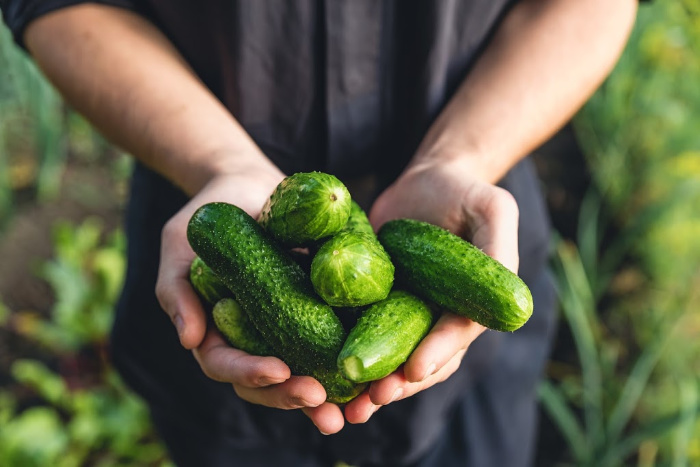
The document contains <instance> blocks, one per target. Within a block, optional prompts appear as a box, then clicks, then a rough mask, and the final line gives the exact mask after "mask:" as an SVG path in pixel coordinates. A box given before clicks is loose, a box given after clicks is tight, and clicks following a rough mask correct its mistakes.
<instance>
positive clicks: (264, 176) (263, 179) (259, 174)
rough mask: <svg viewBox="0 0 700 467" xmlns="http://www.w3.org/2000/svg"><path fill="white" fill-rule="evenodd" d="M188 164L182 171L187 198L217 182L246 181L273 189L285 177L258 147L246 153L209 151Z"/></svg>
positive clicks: (221, 150) (223, 150)
mask: <svg viewBox="0 0 700 467" xmlns="http://www.w3.org/2000/svg"><path fill="white" fill-rule="evenodd" d="M191 165H192V166H191V167H189V168H185V171H184V172H183V173H184V174H186V175H185V177H183V183H182V184H181V186H182V188H183V189H184V190H185V192H187V193H188V194H189V195H190V196H193V195H195V194H197V193H199V192H200V191H202V189H204V188H205V187H207V186H209V185H212V184H216V183H217V180H227V179H232V178H238V179H239V180H244V179H248V180H249V181H255V182H256V184H258V185H261V186H272V188H273V189H274V187H275V186H277V184H278V183H279V182H280V181H282V179H283V178H284V176H285V175H284V173H282V172H281V171H280V170H279V168H277V166H276V165H274V164H273V163H272V162H271V161H270V160H269V159H268V158H267V157H266V156H265V155H263V154H262V152H260V151H259V150H258V149H257V148H252V149H251V148H249V149H247V150H240V149H239V150H237V149H235V148H234V149H231V148H226V149H220V150H214V151H210V152H209V153H208V154H203V155H202V156H201V157H197V158H194V159H193V160H192V163H191ZM187 174H189V175H187Z"/></svg>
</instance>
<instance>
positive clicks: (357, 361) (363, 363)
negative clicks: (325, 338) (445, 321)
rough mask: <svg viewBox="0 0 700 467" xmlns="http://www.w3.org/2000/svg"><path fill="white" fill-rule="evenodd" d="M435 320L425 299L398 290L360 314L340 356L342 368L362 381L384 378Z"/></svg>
mask: <svg viewBox="0 0 700 467" xmlns="http://www.w3.org/2000/svg"><path fill="white" fill-rule="evenodd" d="M432 323H433V314H432V312H431V310H430V308H429V307H428V305H427V304H426V303H425V302H424V301H422V300H421V299H419V298H418V297H416V296H414V295H411V294H410V293H408V292H404V291H398V290H394V291H392V292H391V293H390V294H389V296H388V297H387V298H386V299H385V300H382V301H380V302H378V303H375V304H374V305H372V306H371V307H369V308H368V309H367V310H365V311H364V313H363V314H362V316H360V319H359V320H358V321H357V324H356V325H355V327H353V328H352V330H351V331H350V334H349V335H348V338H347V340H346V341H345V345H344V346H343V349H342V350H341V351H340V354H339V355H338V368H340V370H341V371H342V372H343V373H344V374H345V377H346V378H348V379H350V380H352V381H355V382H358V383H361V382H368V381H375V380H378V379H381V378H383V377H385V376H387V375H389V374H391V373H393V372H394V371H395V370H396V369H397V368H398V367H399V366H400V365H401V364H402V363H404V362H405V361H406V360H407V359H408V357H409V356H410V355H411V352H413V350H414V349H415V348H416V347H417V346H418V344H419V343H420V341H421V340H422V339H423V337H425V335H426V334H427V333H428V331H429V330H430V327H431V326H432Z"/></svg>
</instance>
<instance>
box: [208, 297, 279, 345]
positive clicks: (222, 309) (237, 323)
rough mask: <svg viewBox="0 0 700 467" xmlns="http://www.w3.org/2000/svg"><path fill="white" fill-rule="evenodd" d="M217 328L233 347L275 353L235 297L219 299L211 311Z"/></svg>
mask: <svg viewBox="0 0 700 467" xmlns="http://www.w3.org/2000/svg"><path fill="white" fill-rule="evenodd" d="M211 314H212V317H213V318H214V324H215V325H216V328H217V329H218V330H219V332H221V334H223V336H224V337H225V338H226V340H227V341H228V342H229V344H231V345H232V346H233V347H235V348H237V349H240V350H243V351H245V352H248V353H249V354H251V355H259V356H268V355H274V354H275V353H274V351H273V350H272V348H271V347H270V346H269V344H268V343H267V342H266V341H265V339H264V338H263V336H262V335H261V334H260V333H259V332H258V330H257V329H256V328H255V326H253V323H251V321H250V319H249V318H248V314H247V313H246V312H245V311H244V310H243V309H242V308H241V306H240V305H239V304H238V302H237V301H236V300H234V299H233V298H224V299H221V300H219V301H218V302H217V303H216V305H214V309H213V310H212V312H211Z"/></svg>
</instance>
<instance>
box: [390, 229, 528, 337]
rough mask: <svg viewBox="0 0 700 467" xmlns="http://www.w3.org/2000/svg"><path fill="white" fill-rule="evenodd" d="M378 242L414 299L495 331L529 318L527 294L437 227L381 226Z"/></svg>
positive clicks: (478, 252) (516, 282)
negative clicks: (425, 300)
mask: <svg viewBox="0 0 700 467" xmlns="http://www.w3.org/2000/svg"><path fill="white" fill-rule="evenodd" d="M378 238H379V241H380V242H381V243H382V245H384V248H385V249H386V251H387V252H388V253H389V256H390V257H391V260H392V261H393V263H394V265H395V266H396V276H397V282H398V281H399V280H400V281H401V282H402V283H404V284H406V286H407V288H408V289H409V290H411V291H413V292H415V293H416V294H417V295H419V296H422V297H423V298H426V299H427V300H430V301H432V302H434V303H436V304H438V305H440V306H442V307H444V308H447V309H448V310H450V311H452V312H454V313H457V314H459V315H462V316H466V317H468V318H470V319H472V320H474V321H476V322H477V323H480V324H482V325H483V326H486V327H488V328H491V329H495V330H497V331H514V330H516V329H518V328H520V327H521V326H522V325H523V324H525V323H526V322H527V320H528V319H529V318H530V316H531V315H532V310H533V303H532V294H531V293H530V289H529V288H528V287H527V285H525V283H524V282H523V281H522V280H521V279H520V278H519V277H518V276H517V275H515V274H513V273H512V272H511V271H510V270H509V269H507V268H506V267H505V266H503V265H502V264H501V263H499V262H498V261H496V260H494V259H493V258H491V257H490V256H488V255H486V254H485V253H484V252H482V251H481V250H480V249H478V248H477V247H475V246H474V245H472V244H471V243H469V242H467V241H465V240H463V239H461V238H460V237H458V236H456V235H454V234H452V233H450V232H448V231H447V230H445V229H442V228H440V227H438V226H435V225H432V224H429V223H426V222H420V221H416V220H411V219H397V220H393V221H389V222H387V223H386V224H384V225H383V226H382V227H381V228H380V229H379V233H378Z"/></svg>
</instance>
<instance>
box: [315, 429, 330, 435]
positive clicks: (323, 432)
mask: <svg viewBox="0 0 700 467" xmlns="http://www.w3.org/2000/svg"><path fill="white" fill-rule="evenodd" d="M318 432H319V433H321V434H322V435H323V436H328V435H330V433H326V432H325V431H321V430H318Z"/></svg>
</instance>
